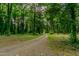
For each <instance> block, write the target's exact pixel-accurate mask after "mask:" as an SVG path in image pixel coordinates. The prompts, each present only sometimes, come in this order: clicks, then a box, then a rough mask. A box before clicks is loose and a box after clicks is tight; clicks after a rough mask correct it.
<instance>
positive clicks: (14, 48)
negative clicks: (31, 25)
mask: <svg viewBox="0 0 79 59" xmlns="http://www.w3.org/2000/svg"><path fill="white" fill-rule="evenodd" d="M47 39H48V37H47V35H42V36H40V37H39V38H36V39H33V40H29V41H26V42H22V43H20V44H15V45H11V46H7V47H3V48H0V56H51V55H53V52H52V51H51V49H50V48H49V47H48V40H47Z"/></svg>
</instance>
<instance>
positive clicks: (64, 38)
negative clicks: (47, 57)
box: [48, 34, 79, 56]
mask: <svg viewBox="0 0 79 59" xmlns="http://www.w3.org/2000/svg"><path fill="white" fill-rule="evenodd" d="M77 37H79V36H77ZM48 44H49V47H50V48H51V49H52V51H53V53H54V54H55V55H67V56H70V55H71V56H72V55H79V41H77V42H76V43H71V42H70V40H69V34H52V35H51V34H48Z"/></svg>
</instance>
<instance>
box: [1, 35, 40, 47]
mask: <svg viewBox="0 0 79 59" xmlns="http://www.w3.org/2000/svg"><path fill="white" fill-rule="evenodd" d="M39 36H41V35H33V34H16V35H10V36H6V35H2V36H0V48H1V47H5V46H10V45H14V44H18V43H22V42H25V41H28V40H33V39H35V38H37V37H39Z"/></svg>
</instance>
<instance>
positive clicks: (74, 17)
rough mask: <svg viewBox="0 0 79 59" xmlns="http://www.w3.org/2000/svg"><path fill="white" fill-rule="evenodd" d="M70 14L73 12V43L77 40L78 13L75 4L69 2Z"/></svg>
mask: <svg viewBox="0 0 79 59" xmlns="http://www.w3.org/2000/svg"><path fill="white" fill-rule="evenodd" d="M69 7H70V14H71V19H72V20H71V39H72V43H75V42H76V41H77V36H76V15H75V4H69Z"/></svg>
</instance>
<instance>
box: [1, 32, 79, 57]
mask: <svg viewBox="0 0 79 59" xmlns="http://www.w3.org/2000/svg"><path fill="white" fill-rule="evenodd" d="M78 37H79V35H78ZM5 38H6V40H3V39H5ZM5 38H4V36H3V37H0V39H1V40H0V55H2V56H79V49H78V48H75V47H74V46H73V45H71V44H70V42H69V41H68V40H69V39H68V38H69V35H68V34H48V35H47V34H45V35H42V36H40V35H39V36H33V35H32V36H30V35H18V36H17V37H15V36H9V37H5ZM35 38H36V39H35ZM17 39H18V40H17ZM77 46H79V45H77Z"/></svg>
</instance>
